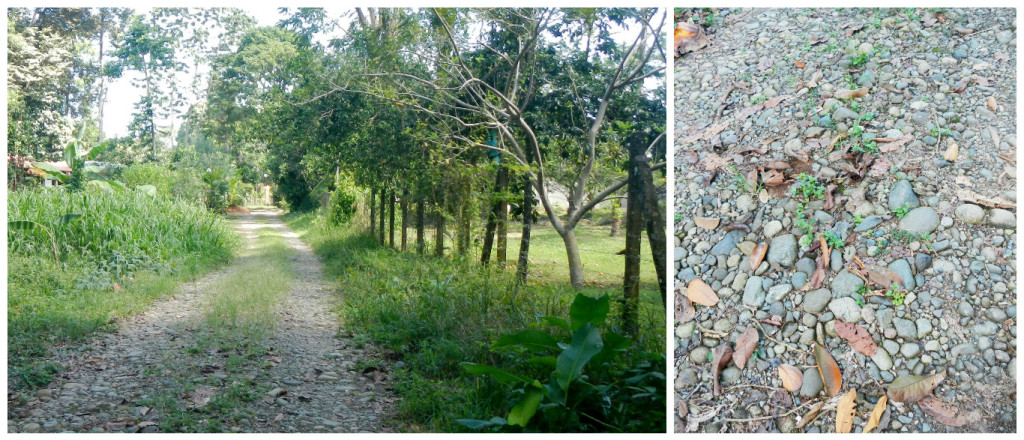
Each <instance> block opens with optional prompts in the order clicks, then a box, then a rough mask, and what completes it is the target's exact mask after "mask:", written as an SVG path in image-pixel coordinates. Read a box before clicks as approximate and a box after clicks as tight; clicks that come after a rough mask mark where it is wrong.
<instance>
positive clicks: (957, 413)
mask: <svg viewBox="0 0 1024 440" xmlns="http://www.w3.org/2000/svg"><path fill="white" fill-rule="evenodd" d="M917 405H918V406H920V407H921V409H922V410H924V412H926V413H928V415H930V416H932V417H933V418H935V420H937V421H938V422H939V423H942V424H943V425H946V426H953V427H959V426H964V425H966V424H969V423H977V422H978V421H980V420H981V413H980V412H978V411H970V412H963V411H961V410H960V408H957V407H955V406H952V405H950V404H948V403H946V402H943V401H941V400H939V399H937V398H936V397H935V396H925V398H923V399H921V400H920V401H918V402H917Z"/></svg>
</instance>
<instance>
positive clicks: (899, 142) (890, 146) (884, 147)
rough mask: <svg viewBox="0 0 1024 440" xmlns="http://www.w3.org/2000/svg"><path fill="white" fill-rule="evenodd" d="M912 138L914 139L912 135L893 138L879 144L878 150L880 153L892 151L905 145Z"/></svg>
mask: <svg viewBox="0 0 1024 440" xmlns="http://www.w3.org/2000/svg"><path fill="white" fill-rule="evenodd" d="M912 140H914V137H913V136H906V137H902V138H899V139H896V140H894V141H892V142H889V143H885V144H880V145H878V151H880V152H882V153H892V152H893V151H896V150H898V149H899V148H900V147H902V146H904V145H906V144H907V143H909V142H910V141H912Z"/></svg>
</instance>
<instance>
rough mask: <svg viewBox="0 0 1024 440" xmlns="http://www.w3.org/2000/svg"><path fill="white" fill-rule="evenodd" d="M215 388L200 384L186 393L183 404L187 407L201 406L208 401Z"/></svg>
mask: <svg viewBox="0 0 1024 440" xmlns="http://www.w3.org/2000/svg"><path fill="white" fill-rule="evenodd" d="M216 394H217V389H216V388H213V387H210V386H205V385H204V386H200V387H197V388H196V389H194V390H192V391H189V392H188V393H187V394H186V401H185V406H187V407H189V408H202V407H204V406H206V405H208V404H209V403H210V400H211V399H213V396H214V395H216Z"/></svg>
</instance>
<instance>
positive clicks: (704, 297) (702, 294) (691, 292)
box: [686, 278, 718, 307]
mask: <svg viewBox="0 0 1024 440" xmlns="http://www.w3.org/2000/svg"><path fill="white" fill-rule="evenodd" d="M686 297H687V298H690V301H693V302H695V303H697V304H700V305H702V306H705V307H712V306H714V305H715V304H718V295H716V294H715V290H714V289H712V288H711V286H709V285H707V283H705V282H704V281H701V280H700V278H694V279H693V280H692V281H690V284H689V285H687V286H686Z"/></svg>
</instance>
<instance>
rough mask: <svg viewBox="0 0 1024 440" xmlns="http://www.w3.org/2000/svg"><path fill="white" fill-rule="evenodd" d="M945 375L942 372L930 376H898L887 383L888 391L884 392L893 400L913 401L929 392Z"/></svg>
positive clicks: (901, 401)
mask: <svg viewBox="0 0 1024 440" xmlns="http://www.w3.org/2000/svg"><path fill="white" fill-rule="evenodd" d="M945 378H946V376H945V375H944V374H942V373H935V374H933V375H931V376H914V375H907V376H900V377H897V378H896V380H893V381H892V383H891V384H889V391H887V392H886V393H885V394H886V395H887V396H889V399H892V401H893V402H900V403H913V402H917V401H918V400H921V399H923V398H925V396H927V395H929V394H931V392H932V390H934V389H935V387H937V386H939V382H942V380H943V379H945Z"/></svg>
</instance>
